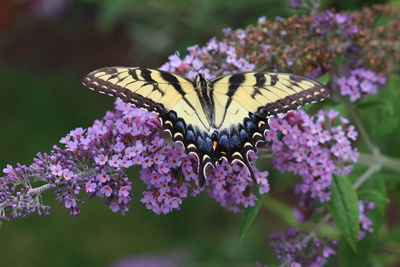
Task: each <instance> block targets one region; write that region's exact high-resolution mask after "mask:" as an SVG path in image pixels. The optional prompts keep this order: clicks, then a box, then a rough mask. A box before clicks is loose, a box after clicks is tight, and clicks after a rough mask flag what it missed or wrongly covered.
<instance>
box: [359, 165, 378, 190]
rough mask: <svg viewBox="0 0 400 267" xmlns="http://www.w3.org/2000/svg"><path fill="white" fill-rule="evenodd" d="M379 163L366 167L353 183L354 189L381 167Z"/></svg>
mask: <svg viewBox="0 0 400 267" xmlns="http://www.w3.org/2000/svg"><path fill="white" fill-rule="evenodd" d="M381 168H382V167H381V165H380V164H374V165H372V166H370V167H369V168H368V170H366V171H365V172H364V173H363V174H362V175H361V176H360V177H359V178H358V179H357V180H356V181H355V182H354V184H353V188H354V189H356V190H357V189H358V188H360V186H361V185H362V184H364V183H365V182H366V181H367V180H368V178H369V177H371V175H372V174H374V173H376V172H378V171H379V170H380V169H381Z"/></svg>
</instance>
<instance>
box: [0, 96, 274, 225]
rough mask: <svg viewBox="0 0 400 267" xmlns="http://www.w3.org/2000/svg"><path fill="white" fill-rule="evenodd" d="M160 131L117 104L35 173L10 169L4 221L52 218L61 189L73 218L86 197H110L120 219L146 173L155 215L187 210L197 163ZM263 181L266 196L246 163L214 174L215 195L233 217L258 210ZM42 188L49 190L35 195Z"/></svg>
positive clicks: (262, 178) (44, 157)
mask: <svg viewBox="0 0 400 267" xmlns="http://www.w3.org/2000/svg"><path fill="white" fill-rule="evenodd" d="M159 130H160V120H159V118H158V117H157V116H156V115H155V114H153V113H149V112H146V111H143V110H141V109H137V108H133V107H132V106H130V105H129V104H126V103H124V102H122V101H121V100H119V99H117V101H116V111H115V112H107V114H106V115H105V116H104V118H103V120H97V121H95V122H94V124H93V126H91V127H89V128H88V129H86V130H84V129H82V128H78V129H76V130H73V131H71V132H70V133H69V134H68V135H67V136H66V137H64V138H62V139H61V140H60V143H62V144H64V145H65V149H61V148H59V147H57V146H54V148H53V150H52V151H51V153H50V154H41V153H39V154H38V155H37V157H36V158H35V159H34V163H33V164H32V165H30V166H29V167H27V166H24V165H18V166H17V167H16V168H13V167H11V166H7V168H5V169H4V173H5V174H6V176H4V177H1V178H0V203H1V205H0V216H2V217H1V219H5V218H6V213H10V215H11V216H12V217H20V216H26V215H27V214H29V213H32V212H34V211H37V212H38V213H45V214H47V213H48V209H49V208H48V207H46V206H44V205H43V203H42V199H41V194H40V193H41V192H42V191H44V190H47V189H49V188H52V187H55V188H56V190H55V193H56V195H57V200H58V201H59V202H60V204H62V205H63V206H64V207H65V208H67V209H68V210H70V214H71V215H77V214H79V212H80V211H79V208H78V204H80V203H83V202H82V201H81V200H79V198H78V195H79V193H80V192H81V191H84V192H86V193H87V194H88V195H89V197H100V198H103V199H104V201H105V203H106V204H107V205H108V206H109V208H110V209H111V210H112V211H113V212H117V211H121V212H122V214H124V213H125V212H126V211H128V210H129V206H128V203H129V202H130V201H131V197H132V193H131V190H132V182H131V181H129V180H128V177H127V174H126V170H127V169H128V168H130V167H131V166H133V165H139V166H141V167H142V171H141V180H142V181H143V182H144V183H145V184H146V185H147V190H146V191H145V192H143V198H142V200H141V201H142V202H143V203H145V205H146V207H147V208H148V209H151V210H153V211H154V212H155V213H157V214H160V213H164V214H166V213H169V212H170V211H172V210H173V209H179V207H180V205H181V204H182V201H183V200H184V199H186V198H187V197H188V196H190V195H191V196H196V195H197V194H199V192H200V189H199V188H198V185H197V180H198V170H197V167H198V166H197V164H198V163H197V160H196V159H195V158H194V157H192V156H188V155H186V154H185V153H184V149H183V148H182V147H181V146H180V145H177V144H170V143H168V142H167V141H166V140H165V139H164V135H163V134H162V133H161V132H160V131H159ZM254 172H255V173H256V175H257V183H258V192H253V181H252V179H251V178H250V176H249V174H248V173H247V171H246V170H245V169H244V168H243V166H240V165H238V164H234V165H231V164H228V163H227V162H225V163H223V164H221V165H220V166H218V167H217V168H214V169H211V170H209V179H208V180H207V182H206V185H208V187H207V188H208V190H209V194H210V195H211V196H212V197H213V198H214V199H216V200H217V201H218V202H220V203H221V205H223V206H224V207H227V208H229V209H230V210H232V211H239V210H240V208H241V207H247V206H251V205H254V201H255V200H256V199H257V197H256V196H255V195H257V194H258V193H260V194H265V193H267V192H268V191H269V184H268V182H267V179H266V177H267V174H268V173H267V172H259V171H257V170H256V169H254ZM34 182H42V183H43V182H44V183H45V185H44V186H39V187H36V188H32V186H31V184H33V183H34Z"/></svg>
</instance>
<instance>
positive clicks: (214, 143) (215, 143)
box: [213, 141, 218, 150]
mask: <svg viewBox="0 0 400 267" xmlns="http://www.w3.org/2000/svg"><path fill="white" fill-rule="evenodd" d="M217 145H218V142H217V141H213V148H214V150H215V149H217Z"/></svg>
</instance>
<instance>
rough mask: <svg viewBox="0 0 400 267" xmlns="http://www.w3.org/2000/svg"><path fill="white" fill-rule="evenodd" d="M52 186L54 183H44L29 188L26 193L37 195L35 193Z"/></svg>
mask: <svg viewBox="0 0 400 267" xmlns="http://www.w3.org/2000/svg"><path fill="white" fill-rule="evenodd" d="M53 187H55V184H45V185H42V186H39V187H35V188H31V189H29V190H28V194H29V195H37V194H40V193H42V192H44V191H46V190H47V189H50V188H53Z"/></svg>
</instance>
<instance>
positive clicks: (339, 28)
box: [310, 10, 358, 38]
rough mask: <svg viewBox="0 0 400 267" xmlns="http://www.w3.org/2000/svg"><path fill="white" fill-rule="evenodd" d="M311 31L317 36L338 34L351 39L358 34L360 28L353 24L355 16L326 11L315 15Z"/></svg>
mask: <svg viewBox="0 0 400 267" xmlns="http://www.w3.org/2000/svg"><path fill="white" fill-rule="evenodd" d="M310 29H311V30H312V31H315V32H316V33H317V34H326V33H327V32H328V31H330V32H331V33H332V34H338V35H341V36H343V37H346V38H347V37H351V36H354V35H355V34H356V33H358V27H357V25H355V24H354V23H353V15H352V14H350V13H336V14H335V13H333V12H332V11H329V10H327V11H324V12H320V13H318V14H316V15H315V17H314V21H313V23H312V24H311V27H310Z"/></svg>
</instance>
